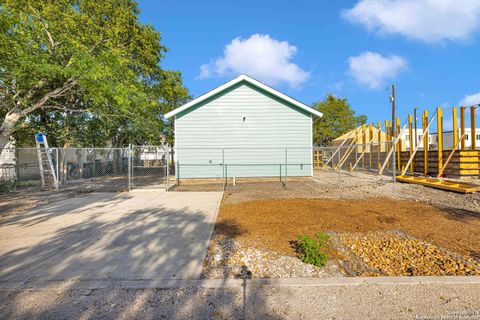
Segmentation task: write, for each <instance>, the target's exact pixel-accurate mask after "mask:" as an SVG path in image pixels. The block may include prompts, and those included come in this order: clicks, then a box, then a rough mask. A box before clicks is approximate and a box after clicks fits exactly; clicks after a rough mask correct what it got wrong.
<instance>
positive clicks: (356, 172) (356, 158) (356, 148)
mask: <svg viewBox="0 0 480 320" xmlns="http://www.w3.org/2000/svg"><path fill="white" fill-rule="evenodd" d="M357 162H358V146H357V145H356V144H355V163H357ZM355 176H358V168H357V166H355Z"/></svg>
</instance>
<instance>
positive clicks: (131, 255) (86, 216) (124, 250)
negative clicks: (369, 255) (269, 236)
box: [0, 194, 281, 319]
mask: <svg viewBox="0 0 480 320" xmlns="http://www.w3.org/2000/svg"><path fill="white" fill-rule="evenodd" d="M158 196H161V195H158ZM158 196H157V197H158ZM134 197H143V195H133V194H115V195H112V194H110V195H109V194H92V195H90V196H88V197H86V198H80V199H79V198H74V199H71V200H67V201H58V202H55V203H51V204H48V205H45V206H42V207H40V208H36V209H34V210H31V211H29V212H26V213H24V214H20V215H16V216H10V217H6V218H4V219H2V220H1V221H0V230H2V231H3V230H7V228H10V229H12V228H15V230H16V231H17V232H18V233H17V234H16V235H15V234H14V236H12V234H9V238H8V239H7V240H6V241H3V244H4V245H5V244H6V245H7V248H5V246H3V248H0V249H2V250H1V251H0V252H1V254H0V282H3V283H6V282H23V283H24V284H25V285H26V286H27V287H28V286H30V285H31V286H32V287H33V288H35V283H39V282H43V283H45V282H48V281H56V280H66V279H68V280H69V281H68V282H66V283H65V285H64V287H63V288H62V290H60V291H58V290H41V289H31V290H25V286H24V288H23V289H21V290H11V291H0V298H1V299H2V304H1V306H0V317H1V318H20V319H31V318H81V319H96V318H102V319H103V318H106V319H117V318H127V319H130V318H135V319H138V318H160V319H162V318H163V319H172V318H174V319H177V318H178V319H183V318H186V317H189V318H194V319H210V318H220V319H221V318H237V319H243V318H263V319H280V318H281V317H280V316H278V315H276V314H274V312H273V313H272V312H267V311H266V310H265V308H264V301H265V299H266V297H267V294H266V293H265V292H263V290H264V289H262V287H256V288H255V289H252V290H249V288H247V287H246V286H244V287H239V288H231V287H228V286H227V280H226V279H225V280H224V284H225V287H221V288H218V287H217V288H208V287H204V286H202V283H203V282H204V281H208V280H199V285H200V286H195V287H193V286H192V287H183V288H172V289H159V288H146V289H133V288H121V287H119V285H117V283H118V282H120V281H122V280H149V279H153V280H157V279H198V278H199V277H200V271H201V268H202V265H203V260H204V257H205V253H206V246H208V241H209V236H210V233H211V228H212V222H211V221H207V219H206V216H205V214H204V213H203V212H200V211H195V210H191V209H189V208H188V206H186V205H185V206H184V207H181V208H179V209H175V210H172V209H171V208H168V207H165V206H161V205H158V204H155V201H153V200H152V199H150V198H149V197H146V196H145V199H144V200H143V201H142V199H140V200H141V205H134V204H133V203H131V202H130V201H129V200H132V199H133V198H134ZM185 197H188V194H185ZM80 200H81V201H80ZM137 202H138V199H137ZM65 221H68V223H65ZM232 224H233V222H230V223H229V225H228V229H229V230H237V232H238V234H240V233H241V230H240V229H238V226H235V225H232ZM232 227H233V228H232ZM31 229H32V230H35V231H34V233H35V234H31V233H30V232H31V231H30V230H31ZM2 233H3V232H2ZM4 234H5V233H4ZM32 236H33V237H38V238H36V239H35V241H31V239H30V240H29V238H30V237H32ZM22 241H26V242H25V243H22ZM83 280H92V281H93V280H103V281H105V280H107V281H109V285H108V287H107V288H101V289H76V288H75V287H76V284H78V282H81V281H83ZM245 284H246V282H245ZM249 314H250V316H248V315H249ZM253 314H254V315H255V316H253Z"/></svg>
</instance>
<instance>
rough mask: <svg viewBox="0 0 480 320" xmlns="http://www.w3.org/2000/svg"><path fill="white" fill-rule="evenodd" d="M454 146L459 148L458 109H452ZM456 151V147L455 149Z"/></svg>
mask: <svg viewBox="0 0 480 320" xmlns="http://www.w3.org/2000/svg"><path fill="white" fill-rule="evenodd" d="M452 122H453V124H452V125H453V145H454V146H458V125H457V107H453V108H452ZM454 149H456V147H455V148H454Z"/></svg>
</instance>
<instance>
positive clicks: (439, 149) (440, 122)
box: [437, 107, 443, 172]
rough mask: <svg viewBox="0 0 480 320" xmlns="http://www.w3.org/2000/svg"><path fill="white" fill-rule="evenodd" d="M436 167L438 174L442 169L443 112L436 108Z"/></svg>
mask: <svg viewBox="0 0 480 320" xmlns="http://www.w3.org/2000/svg"><path fill="white" fill-rule="evenodd" d="M437 152H438V156H437V165H438V171H439V172H440V171H441V170H442V167H443V111H442V108H440V107H437Z"/></svg>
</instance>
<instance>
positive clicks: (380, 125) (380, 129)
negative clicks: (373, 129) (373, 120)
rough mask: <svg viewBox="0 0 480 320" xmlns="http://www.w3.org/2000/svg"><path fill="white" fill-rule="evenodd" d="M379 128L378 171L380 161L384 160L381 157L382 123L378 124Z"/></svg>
mask: <svg viewBox="0 0 480 320" xmlns="http://www.w3.org/2000/svg"><path fill="white" fill-rule="evenodd" d="M377 127H378V132H377V135H378V136H377V140H378V148H377V165H378V167H379V168H378V169H379V170H380V166H381V164H380V161H381V160H382V159H381V156H380V153H381V152H382V124H381V123H380V121H378V122H377Z"/></svg>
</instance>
